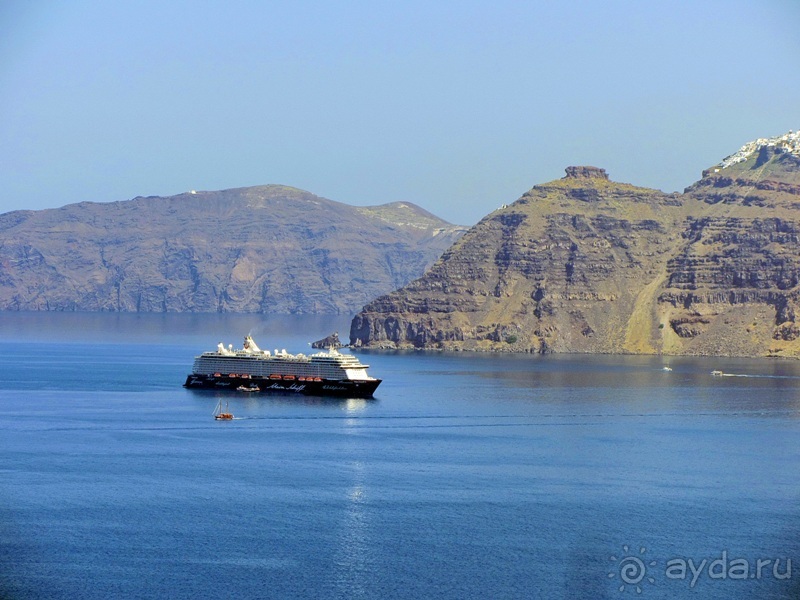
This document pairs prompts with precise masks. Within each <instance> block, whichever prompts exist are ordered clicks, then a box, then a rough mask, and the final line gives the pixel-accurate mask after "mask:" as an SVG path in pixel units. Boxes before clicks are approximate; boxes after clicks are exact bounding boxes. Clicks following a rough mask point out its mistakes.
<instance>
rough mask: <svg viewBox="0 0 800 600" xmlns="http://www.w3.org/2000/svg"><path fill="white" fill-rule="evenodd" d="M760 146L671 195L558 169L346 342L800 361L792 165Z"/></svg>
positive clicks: (799, 232)
mask: <svg viewBox="0 0 800 600" xmlns="http://www.w3.org/2000/svg"><path fill="white" fill-rule="evenodd" d="M787 136H793V134H791V133H790V134H787ZM793 140H794V137H792V138H791V139H790V141H791V142H793ZM761 142H766V143H759V144H753V145H752V146H751V147H749V148H748V152H743V153H742V160H736V161H730V162H729V164H727V166H722V162H721V163H719V164H718V165H717V166H716V167H712V168H710V169H707V170H706V171H704V172H703V176H702V178H701V180H699V181H698V182H696V183H695V184H693V185H692V186H689V187H688V188H687V189H686V190H685V192H684V193H683V194H677V193H674V194H665V193H663V192H660V191H658V190H650V189H648V188H640V187H637V186H633V185H631V184H626V183H617V182H613V181H611V180H609V179H608V177H607V175H606V173H605V171H604V170H602V169H598V168H596V167H568V168H567V170H566V176H565V177H564V178H562V179H559V180H555V181H551V182H547V183H544V184H539V185H536V186H534V187H533V188H531V190H529V191H528V192H526V193H525V194H523V195H522V196H521V197H520V198H519V199H518V200H517V201H516V202H514V203H512V204H510V205H508V206H507V207H505V208H503V209H499V210H496V211H494V212H492V213H490V214H489V215H487V216H486V217H484V219H482V220H481V221H480V222H479V223H478V224H476V225H475V226H474V227H473V228H471V229H470V230H469V231H468V232H467V233H466V234H464V236H462V237H461V238H460V239H459V240H458V241H457V242H456V244H454V246H453V247H451V248H450V249H449V250H448V251H446V252H445V253H444V254H443V255H442V257H441V258H440V259H439V261H437V262H436V264H434V266H433V267H431V269H429V270H428V272H426V274H425V275H423V277H421V278H419V279H417V280H414V281H412V282H411V283H409V284H408V285H406V286H405V287H403V288H401V289H400V290H397V291H395V292H392V293H390V294H387V295H384V296H382V297H379V298H376V299H375V300H373V301H372V302H370V303H368V304H367V305H365V306H364V308H363V309H362V311H361V312H359V313H358V314H357V315H356V316H355V318H354V319H353V322H352V324H351V332H350V342H351V344H352V345H354V346H366V347H389V348H440V349H450V350H478V351H511V352H599V353H647V354H658V353H662V354H733V355H743V356H752V355H755V356H800V341H798V340H799V338H800V326H798V324H797V322H796V321H795V315H796V314H800V312H798V310H797V306H798V298H799V297H800V288H798V281H799V280H800V241H798V240H799V239H800V212H798V211H799V210H800V193H798V192H800V190H795V187H794V181H795V180H796V177H800V162H799V163H797V167H796V166H795V159H797V158H798V157H797V155H796V154H795V147H794V146H792V145H791V144H787V143H774V142H773V141H772V139H766V140H761ZM731 156H733V155H731ZM723 162H724V161H723Z"/></svg>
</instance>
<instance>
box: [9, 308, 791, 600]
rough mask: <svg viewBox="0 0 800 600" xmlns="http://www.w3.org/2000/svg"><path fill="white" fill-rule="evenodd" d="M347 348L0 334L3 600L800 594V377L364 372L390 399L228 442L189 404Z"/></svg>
mask: <svg viewBox="0 0 800 600" xmlns="http://www.w3.org/2000/svg"><path fill="white" fill-rule="evenodd" d="M334 330H338V331H339V332H340V333H341V335H342V338H346V337H347V336H346V333H347V331H348V319H347V317H327V316H323V317H293V316H288V317H287V316H263V315H133V314H127V315H125V314H123V315H119V314H79V313H43V314H39V313H0V373H2V378H1V379H0V598H2V599H3V600H18V599H19V600H27V599H39V598H42V599H70V600H74V599H92V600H94V599H97V600H101V599H102V600H107V599H109V598H153V599H156V598H157V599H165V598H170V599H196V598H210V599H216V598H220V599H222V598H225V599H232V598H269V599H272V598H274V599H282V600H283V599H286V600H291V599H317V598H319V599H328V598H331V599H362V598H363V599H372V598H375V599H380V600H390V599H417V598H419V599H427V598H436V599H446V600H447V599H452V600H463V599H472V598H474V599H480V600H498V599H505V598H509V599H510V598H514V599H516V598H588V599H602V598H612V599H617V598H620V599H622V598H645V599H655V598H702V599H711V598H720V599H723V598H724V599H731V598H733V599H739V598H741V599H745V598H748V599H749V598H769V599H772V598H798V597H800V468H799V467H800V362H797V361H787V360H744V359H728V358H716V359H711V358H669V359H667V358H664V357H636V356H584V355H559V356H554V355H550V356H527V355H526V356H522V355H499V354H472V353H442V352H360V353H359V357H360V359H361V360H362V361H363V362H366V363H368V364H369V365H370V373H371V374H372V375H374V376H376V377H380V378H382V379H383V380H384V381H383V383H382V384H381V386H380V387H379V388H378V391H377V393H376V397H375V399H373V400H357V399H349V400H348V399H344V400H334V399H325V398H315V397H294V396H270V395H264V394H257V395H256V394H236V393H228V394H227V395H224V396H222V398H223V400H225V401H229V409H230V412H232V413H234V415H235V416H236V419H235V420H234V421H232V422H218V421H215V420H214V419H213V418H212V412H213V410H214V408H215V406H216V404H217V402H218V400H219V398H220V396H218V395H215V394H217V392H210V391H190V390H186V389H184V388H183V387H182V386H181V384H182V383H183V381H184V380H185V377H186V375H187V373H188V372H189V370H190V368H191V365H192V360H193V358H194V356H195V355H196V354H199V353H200V352H202V351H204V350H210V349H213V348H215V347H216V344H217V343H218V342H220V341H223V342H225V343H226V344H227V343H233V344H234V345H235V346H239V345H240V344H241V340H242V338H243V336H244V335H245V334H247V333H252V334H253V336H254V338H255V340H256V342H257V343H258V344H259V345H260V346H261V347H262V348H269V349H273V348H279V349H280V348H286V349H287V350H289V351H290V352H308V345H307V344H308V342H309V341H312V340H314V339H319V338H322V337H324V336H325V335H328V334H329V333H331V332H332V331H334ZM665 366H669V367H670V368H671V369H672V370H671V371H666V370H664V369H663V367H665ZM712 370H721V371H723V372H724V373H725V374H726V375H725V376H722V377H715V376H712V375H711V374H710V372H711V371H712Z"/></svg>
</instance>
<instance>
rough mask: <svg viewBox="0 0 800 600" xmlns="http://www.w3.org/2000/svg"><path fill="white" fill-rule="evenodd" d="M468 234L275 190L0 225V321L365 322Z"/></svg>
mask: <svg viewBox="0 0 800 600" xmlns="http://www.w3.org/2000/svg"><path fill="white" fill-rule="evenodd" d="M464 231H465V228H463V227H459V226H454V225H451V224H449V223H447V222H445V221H443V220H441V219H438V218H437V217H435V216H433V215H431V214H430V213H428V212H427V211H424V210H422V209H421V208H419V207H418V206H415V205H414V204H411V203H409V202H402V203H392V204H388V205H383V206H373V207H354V206H349V205H346V204H342V203H339V202H334V201H331V200H326V199H324V198H320V197H318V196H315V195H313V194H311V193H308V192H304V191H302V190H298V189H295V188H290V187H285V186H277V185H266V186H258V187H248V188H238V189H230V190H223V191H217V192H192V193H186V194H180V195H177V196H172V197H166V198H161V197H147V198H141V197H139V198H134V199H133V200H128V201H122V202H112V203H102V204H101V203H89V202H83V203H79V204H72V205H68V206H64V207H63V208H59V209H50V210H41V211H16V212H11V213H6V214H3V215H0V309H6V310H9V309H10V310H89V311H197V312H215V311H224V312H272V313H313V312H320V313H331V312H345V313H346V312H355V310H357V309H358V308H359V307H361V306H363V304H364V303H365V302H367V301H368V300H369V299H370V298H374V297H375V296H377V295H380V294H382V293H385V292H387V291H389V290H392V289H395V288H397V287H400V286H402V285H404V284H405V283H407V282H408V281H410V280H411V279H413V278H415V277H418V276H420V275H421V274H422V273H423V271H424V270H425V268H426V267H428V266H430V265H431V264H432V263H433V262H434V261H435V260H436V259H437V258H438V257H439V255H440V254H441V253H442V252H443V251H444V250H445V249H446V248H448V247H449V246H450V245H451V244H452V243H453V242H454V241H455V240H456V239H457V238H458V237H459V236H460V235H461V234H462V233H463V232H464Z"/></svg>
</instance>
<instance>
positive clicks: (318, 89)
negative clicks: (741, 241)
mask: <svg viewBox="0 0 800 600" xmlns="http://www.w3.org/2000/svg"><path fill="white" fill-rule="evenodd" d="M0 115H2V116H0V140H2V144H0V186H1V187H0V189H1V190H2V195H1V196H0V212H5V211H9V210H16V209H23V208H30V209H38V208H47V207H57V206H62V205H64V204H68V203H72V202H79V201H83V200H90V201H96V202H106V201H113V200H124V199H128V198H132V197H134V196H137V195H171V194H176V193H180V192H183V191H186V190H189V189H206V190H212V189H223V188H231V187H241V186H248V185H257V184H266V183H281V184H285V185H291V186H295V187H299V188H302V189H305V190H308V191H311V192H313V193H315V194H318V195H320V196H324V197H326V198H330V199H332V200H338V201H341V202H347V203H351V204H378V203H383V202H390V201H395V200H406V201H411V202H416V203H418V204H420V205H421V206H423V207H425V208H427V209H428V210H430V211H432V212H434V213H436V214H438V215H440V216H442V217H444V218H446V219H448V220H450V221H453V222H457V223H462V224H472V223H474V222H476V221H477V220H478V219H479V218H480V217H482V216H483V215H485V214H486V213H488V212H490V211H491V210H493V209H494V208H496V207H497V206H499V205H500V204H503V203H508V202H511V201H513V200H515V199H516V198H518V197H519V196H520V195H521V194H522V193H523V192H524V191H526V190H527V189H529V188H530V187H531V186H533V185H535V184H537V183H543V182H546V181H550V180H553V179H557V178H560V177H562V176H563V174H564V168H565V167H566V166H568V165H574V164H590V165H595V166H599V167H604V168H606V169H607V170H608V172H609V174H610V175H611V178H612V179H614V180H617V181H626V182H630V183H635V184H637V185H643V186H648V187H654V188H659V189H662V190H664V191H675V190H682V189H683V188H684V187H686V186H687V185H689V184H691V183H692V182H693V181H695V180H696V179H698V178H699V176H700V172H701V171H702V170H703V169H704V168H707V167H709V166H711V165H713V164H715V163H716V162H718V161H719V160H721V159H722V158H723V157H724V156H725V155H727V154H730V153H732V152H734V151H736V150H737V149H738V148H739V146H741V145H742V144H744V143H745V142H747V141H749V140H751V139H754V138H757V137H764V136H772V135H778V134H782V133H785V132H787V131H788V130H790V129H794V130H797V129H798V128H800V2H798V1H797V0H686V1H681V0H671V1H666V0H663V1H655V0H654V1H649V0H598V1H591V0H587V1H575V0H561V1H555V0H552V1H550V0H548V1H528V2H511V1H505V0H492V1H481V2H477V1H469V0H458V1H455V0H452V1H451V0H445V1H436V0H422V1H417V0H411V1H405V2H404V1H398V0H395V1H392V2H382V1H377V0H369V1H364V2H348V1H345V0H343V1H340V2H311V1H303V0H292V1H280V2H279V1H260V2H255V1H254V2H248V1H236V0H234V1H226V2H204V1H195V2H175V1H169V0H158V1H149V0H136V1H133V2H131V1H127V0H122V1H120V0H115V1H113V2H112V1H109V2H105V1H104V2H99V1H94V2H84V1H80V0H70V1H44V0H42V1H38V2H37V1H31V0H0Z"/></svg>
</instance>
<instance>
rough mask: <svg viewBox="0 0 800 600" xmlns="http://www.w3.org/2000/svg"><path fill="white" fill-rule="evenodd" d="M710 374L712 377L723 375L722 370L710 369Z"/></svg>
mask: <svg viewBox="0 0 800 600" xmlns="http://www.w3.org/2000/svg"><path fill="white" fill-rule="evenodd" d="M711 374H712V375H713V376H714V377H722V376H723V375H724V373H723V372H722V371H711Z"/></svg>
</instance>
